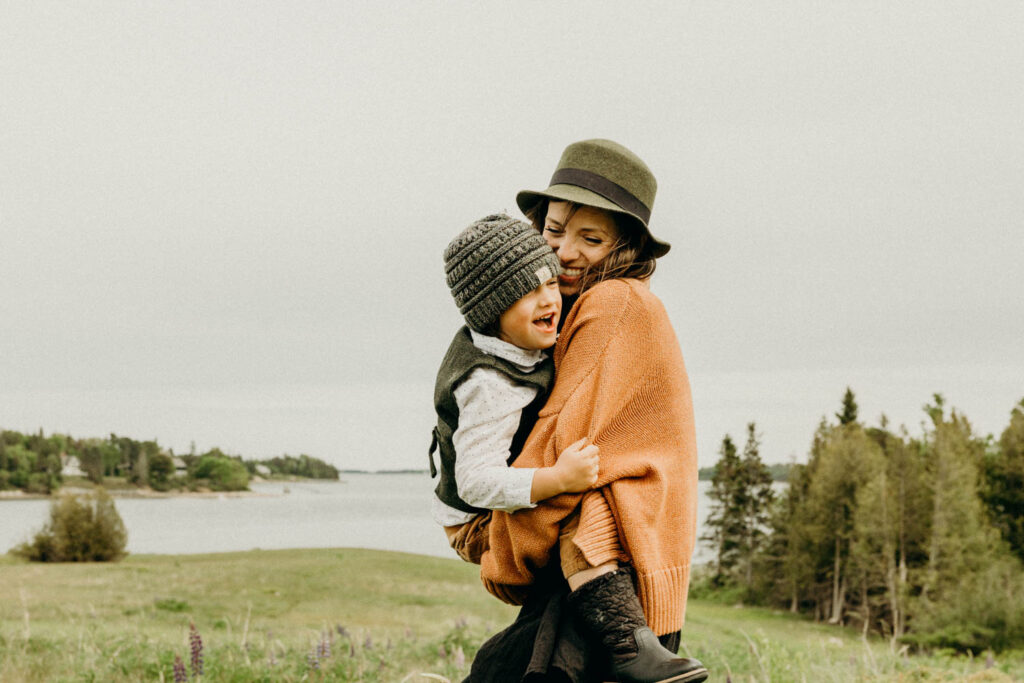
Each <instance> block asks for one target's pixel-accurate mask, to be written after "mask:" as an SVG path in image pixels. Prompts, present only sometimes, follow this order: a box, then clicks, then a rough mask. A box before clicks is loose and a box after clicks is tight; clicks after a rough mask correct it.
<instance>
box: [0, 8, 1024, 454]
mask: <svg viewBox="0 0 1024 683" xmlns="http://www.w3.org/2000/svg"><path fill="white" fill-rule="evenodd" d="M1021 74H1024V4H1022V3H1020V2H1016V1H1012V2H1011V1H1007V2H982V3H978V2H963V3H950V2H940V1H936V0H929V1H927V2H900V3H893V2H856V3H853V2H849V3H845V2H844V3H822V2H806V3H804V2H775V3H750V2H734V3H725V2H705V3H693V2H660V3H621V2H594V1H591V2H585V3H549V2H517V3H487V2H483V3H481V2H474V3H469V2H444V3H440V2H391V3H388V6H387V8H386V9H385V8H384V6H383V4H382V3H372V2H365V3H358V2H345V3H336V2H326V1H325V2H292V1H290V2H279V3H259V4H256V3H242V2H222V3H210V2H205V1H204V2H188V1H185V2H175V3H143V2H101V3H92V4H88V5H87V4H81V3H72V4H68V3H60V2H43V1H38V2H31V3H5V4H4V5H3V6H2V8H0V264H2V267H0V427H4V428H10V429H19V430H22V431H25V430H34V429H38V428H40V427H42V428H43V429H44V430H45V431H47V432H51V431H70V432H71V433H73V434H74V435H76V436H86V435H104V434H106V433H109V432H110V431H117V432H118V433H122V434H127V435H131V436H135V437H137V438H157V439H158V440H159V441H160V442H161V443H163V444H165V445H169V446H172V447H174V448H175V449H176V450H179V451H180V450H187V448H188V446H189V443H190V442H191V441H195V442H196V445H197V447H198V448H200V449H205V448H209V447H211V446H213V445H219V446H221V447H222V448H224V449H225V450H229V451H232V452H238V453H242V454H244V455H247V456H269V455H274V454H278V453H281V452H290V453H297V452H300V451H301V452H307V453H310V454H313V455H317V456H320V457H323V458H325V459H328V460H331V461H333V462H335V463H338V464H339V465H342V466H346V467H369V468H377V467H381V468H399V467H422V466H423V464H424V452H425V447H426V445H427V432H428V431H429V425H430V423H431V420H432V407H431V384H432V381H433V375H434V373H435V371H436V366H437V363H438V361H439V359H440V356H441V355H442V353H443V351H444V349H445V347H446V346H447V343H448V341H449V340H450V337H451V334H452V332H453V331H454V329H455V328H456V327H457V326H458V324H459V322H460V320H459V317H458V314H457V311H456V310H455V308H454V305H453V304H452V303H451V301H450V296H449V294H448V292H447V289H446V288H445V285H444V281H443V278H442V266H441V251H442V249H443V248H444V246H445V244H446V243H447V241H448V240H449V239H450V238H451V237H452V236H453V235H454V234H455V233H456V232H457V231H458V230H459V229H461V228H462V227H463V226H464V225H466V224H468V223H469V222H471V221H472V220H474V219H476V218H478V217H480V216H482V215H484V214H486V213H488V212H492V211H494V210H496V209H505V210H508V211H510V212H515V211H516V209H515V202H514V196H515V193H516V191H518V190H520V189H524V188H531V189H541V188H543V187H546V184H547V180H548V178H549V176H550V174H551V172H552V170H553V169H554V165H555V162H556V161H557V159H558V156H559V154H560V153H561V150H562V148H563V147H564V146H565V145H566V144H568V143H569V142H572V141H574V140H578V139H583V138H588V137H607V138H612V139H614V140H617V141H619V142H621V143H623V144H625V145H626V146H628V147H630V148H631V149H633V150H634V151H635V152H637V153H638V154H639V155H640V156H641V157H642V158H643V159H644V160H645V161H647V163H648V165H649V166H650V167H651V168H652V169H653V171H654V172H655V174H656V175H657V177H658V180H659V192H658V197H657V201H656V204H655V207H654V212H653V218H652V222H651V226H652V230H653V231H654V232H655V234H657V235H658V236H660V237H662V238H663V239H666V240H668V241H670V242H671V243H672V244H673V250H672V252H671V253H670V254H669V255H668V256H667V257H666V258H665V259H663V260H662V262H661V263H660V264H659V268H658V272H657V274H656V275H655V279H654V282H653V289H654V291H655V292H656V293H657V294H658V295H659V296H660V297H661V298H662V300H663V301H664V302H665V304H666V306H667V308H668V310H669V313H670V315H671V317H672V320H673V322H674V324H675V326H676V329H677V332H678V335H679V338H680V342H681V344H682V347H683V354H684V357H685V358H686V362H687V366H688V369H689V373H690V379H691V383H692V385H693V391H694V403H695V407H696V414H697V427H698V440H699V446H700V462H701V464H702V465H710V464H713V462H714V461H715V459H716V450H717V446H718V443H719V442H720V441H721V438H722V435H723V434H724V433H725V432H726V431H728V432H731V433H732V434H733V435H734V437H738V438H739V437H741V435H742V432H743V429H744V424H745V423H746V422H747V421H750V420H755V421H757V423H758V425H759V427H760V430H761V432H762V433H763V436H764V455H765V457H766V458H767V459H768V460H771V461H784V460H788V459H789V458H791V457H796V458H798V459H802V458H803V457H804V456H805V454H806V451H807V446H808V444H809V443H810V439H811V435H812V431H813V429H814V426H815V424H816V423H817V421H818V419H819V418H820V417H821V416H822V415H823V414H826V413H828V414H831V413H832V412H834V411H835V410H836V409H837V407H838V403H839V400H840V398H841V396H842V392H843V390H844V388H845V387H846V386H847V385H848V384H849V385H851V386H852V387H853V388H854V390H855V391H856V392H857V393H858V398H859V400H860V403H861V408H862V416H863V417H865V418H866V419H867V420H868V421H869V422H871V423H877V417H878V416H879V415H880V414H881V413H882V412H885V413H887V414H888V415H889V417H890V418H891V419H892V420H893V421H895V422H896V423H901V422H902V423H906V424H907V425H908V427H910V428H911V431H912V432H915V431H918V423H919V422H920V420H921V418H922V416H923V413H922V412H921V410H920V406H921V405H922V404H923V403H924V402H925V401H927V400H928V399H929V398H930V396H931V393H932V392H933V391H941V392H943V393H944V394H945V395H946V397H947V399H948V400H949V402H950V403H951V404H952V405H954V406H958V407H959V408H960V409H961V410H962V411H963V412H964V413H966V414H967V416H968V417H969V418H971V420H972V421H973V422H974V424H975V425H976V427H977V428H978V431H979V432H982V433H985V432H998V431H1000V430H1001V429H1002V428H1003V426H1004V425H1005V424H1006V423H1007V422H1008V418H1009V413H1010V410H1011V408H1012V407H1013V405H1014V404H1015V403H1016V402H1017V401H1018V400H1020V399H1021V398H1022V397H1024V344H1022V339H1024V275H1022V274H1021V272H1020V270H1021V268H1020V266H1021V260H1022V254H1024V192H1022V190H1024V125H1022V123H1024V78H1022V76H1021Z"/></svg>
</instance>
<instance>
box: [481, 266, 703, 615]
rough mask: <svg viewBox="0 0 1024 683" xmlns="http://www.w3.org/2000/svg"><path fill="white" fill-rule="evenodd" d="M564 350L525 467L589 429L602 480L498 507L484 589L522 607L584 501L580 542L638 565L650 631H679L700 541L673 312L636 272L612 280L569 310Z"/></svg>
mask: <svg viewBox="0 0 1024 683" xmlns="http://www.w3.org/2000/svg"><path fill="white" fill-rule="evenodd" d="M554 356H555V368H556V375H555V386H554V388H553V389H552V392H551V396H550V397H549V398H548V402H547V404H546V405H545V406H544V408H543V409H542V410H541V412H540V417H539V419H538V421H537V424H536V425H535V426H534V428H533V431H532V432H531V433H530V437H529V438H528V439H527V441H526V445H525V446H524V447H523V451H522V453H521V454H520V455H519V457H518V458H517V459H516V461H515V463H514V466H515V467H544V466H549V465H552V464H554V462H555V460H556V458H557V456H558V454H559V453H560V452H561V451H562V449H564V448H565V447H566V446H568V445H569V444H571V443H573V442H574V441H577V440H578V439H581V438H582V437H584V436H589V437H590V438H591V440H592V441H593V442H594V443H596V444H597V445H598V446H599V447H600V467H601V470H600V475H599V478H598V481H597V485H596V486H597V487H600V488H598V489H597V490H596V491H592V492H589V493H587V494H585V495H583V494H564V495H561V496H557V497H555V498H552V499H550V500H547V501H545V502H544V503H543V504H541V505H539V506H537V507H535V508H530V509H523V510H518V511H516V512H515V513H512V514H509V513H503V512H494V513H493V515H492V520H491V524H490V539H489V541H490V548H489V550H488V551H487V552H485V553H484V556H483V559H482V561H481V576H482V578H483V581H484V585H485V586H486V587H487V589H488V590H489V591H490V592H491V593H493V594H494V595H496V596H497V597H499V598H501V599H503V600H505V601H506V602H511V603H513V604H520V603H521V601H522V598H523V596H524V594H525V590H524V589H523V587H524V586H527V585H529V584H530V583H531V581H532V580H533V575H534V572H535V570H536V569H538V568H540V567H542V566H544V565H545V564H547V562H548V560H549V557H550V555H551V549H552V547H553V546H554V545H555V544H556V542H557V539H558V530H559V524H560V522H561V521H562V520H563V519H564V518H565V517H566V515H568V514H569V513H571V512H572V511H573V510H574V509H575V508H576V507H577V506H578V505H580V509H581V519H580V527H579V531H578V532H577V535H576V537H575V543H576V545H577V546H579V548H580V549H581V550H582V551H583V554H584V555H585V556H586V558H587V560H588V561H589V562H590V563H591V564H600V563H602V562H606V561H609V560H612V559H619V560H624V561H628V562H630V563H632V565H633V567H634V569H635V570H636V573H637V587H638V593H639V596H640V603H641V605H643V609H644V614H645V616H646V617H647V622H648V624H649V625H650V627H651V629H652V630H653V631H654V632H655V633H657V634H659V635H662V634H665V633H671V632H673V631H676V630H678V629H679V628H681V627H682V625H683V619H684V615H685V612H686V592H687V588H688V586H689V578H690V557H691V555H692V554H693V546H694V540H695V537H696V517H697V446H696V435H695V432H694V425H693V405H692V402H691V399H690V385H689V380H688V379H687V377H686V368H685V366H684V365H683V357H682V354H681V353H680V351H679V342H678V341H677V339H676V336H675V332H674V331H673V330H672V325H671V323H670V322H669V320H668V315H667V314H666V313H665V308H664V306H662V304H661V301H659V300H658V298H657V297H655V296H654V295H653V294H652V293H651V292H650V290H649V289H648V288H647V286H646V285H645V284H643V283H641V282H639V281H637V280H609V281H606V282H602V283H600V284H598V285H596V286H594V287H593V288H591V289H590V290H588V291H587V292H585V293H584V294H583V295H582V296H580V298H579V300H578V301H577V302H576V305H575V306H574V307H573V308H572V310H571V311H570V312H569V314H568V316H567V317H566V320H565V324H564V326H563V328H562V333H561V335H560V336H559V338H558V343H557V344H556V346H555V354H554ZM581 501H582V505H581ZM616 541H618V542H616ZM620 544H621V545H620ZM619 548H621V549H623V550H624V552H625V556H621V555H620V554H619V553H620V552H621V550H618V549H619Z"/></svg>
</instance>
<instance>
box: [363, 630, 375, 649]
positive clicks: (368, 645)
mask: <svg viewBox="0 0 1024 683" xmlns="http://www.w3.org/2000/svg"><path fill="white" fill-rule="evenodd" d="M363 649H364V650H372V649H373V638H371V637H370V634H369V633H367V634H366V640H364V641H363Z"/></svg>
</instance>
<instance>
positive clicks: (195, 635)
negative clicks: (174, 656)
mask: <svg viewBox="0 0 1024 683" xmlns="http://www.w3.org/2000/svg"><path fill="white" fill-rule="evenodd" d="M188 631H189V632H188V643H189V647H190V649H191V651H192V660H191V662H190V664H191V665H192V678H198V677H199V676H202V675H203V639H202V638H201V637H200V635H199V631H198V630H197V629H196V624H195V622H194V621H192V622H189V625H188Z"/></svg>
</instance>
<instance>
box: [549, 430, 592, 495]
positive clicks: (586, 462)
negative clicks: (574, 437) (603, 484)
mask: <svg viewBox="0 0 1024 683" xmlns="http://www.w3.org/2000/svg"><path fill="white" fill-rule="evenodd" d="M588 438H589V437H583V438H582V439H580V440H579V441H577V442H576V443H574V444H572V445H571V446H569V447H568V448H566V449H565V450H564V451H562V453H561V455H559V456H558V461H557V462H556V463H555V465H554V467H555V470H556V471H557V472H558V474H559V479H560V480H561V483H562V486H563V487H564V490H565V492H566V493H580V492H582V491H586V490H587V489H589V488H590V487H591V486H593V485H594V483H595V482H596V481H597V472H598V458H597V454H598V450H599V449H598V447H597V446H595V445H594V444H589V445H587V440H588Z"/></svg>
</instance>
